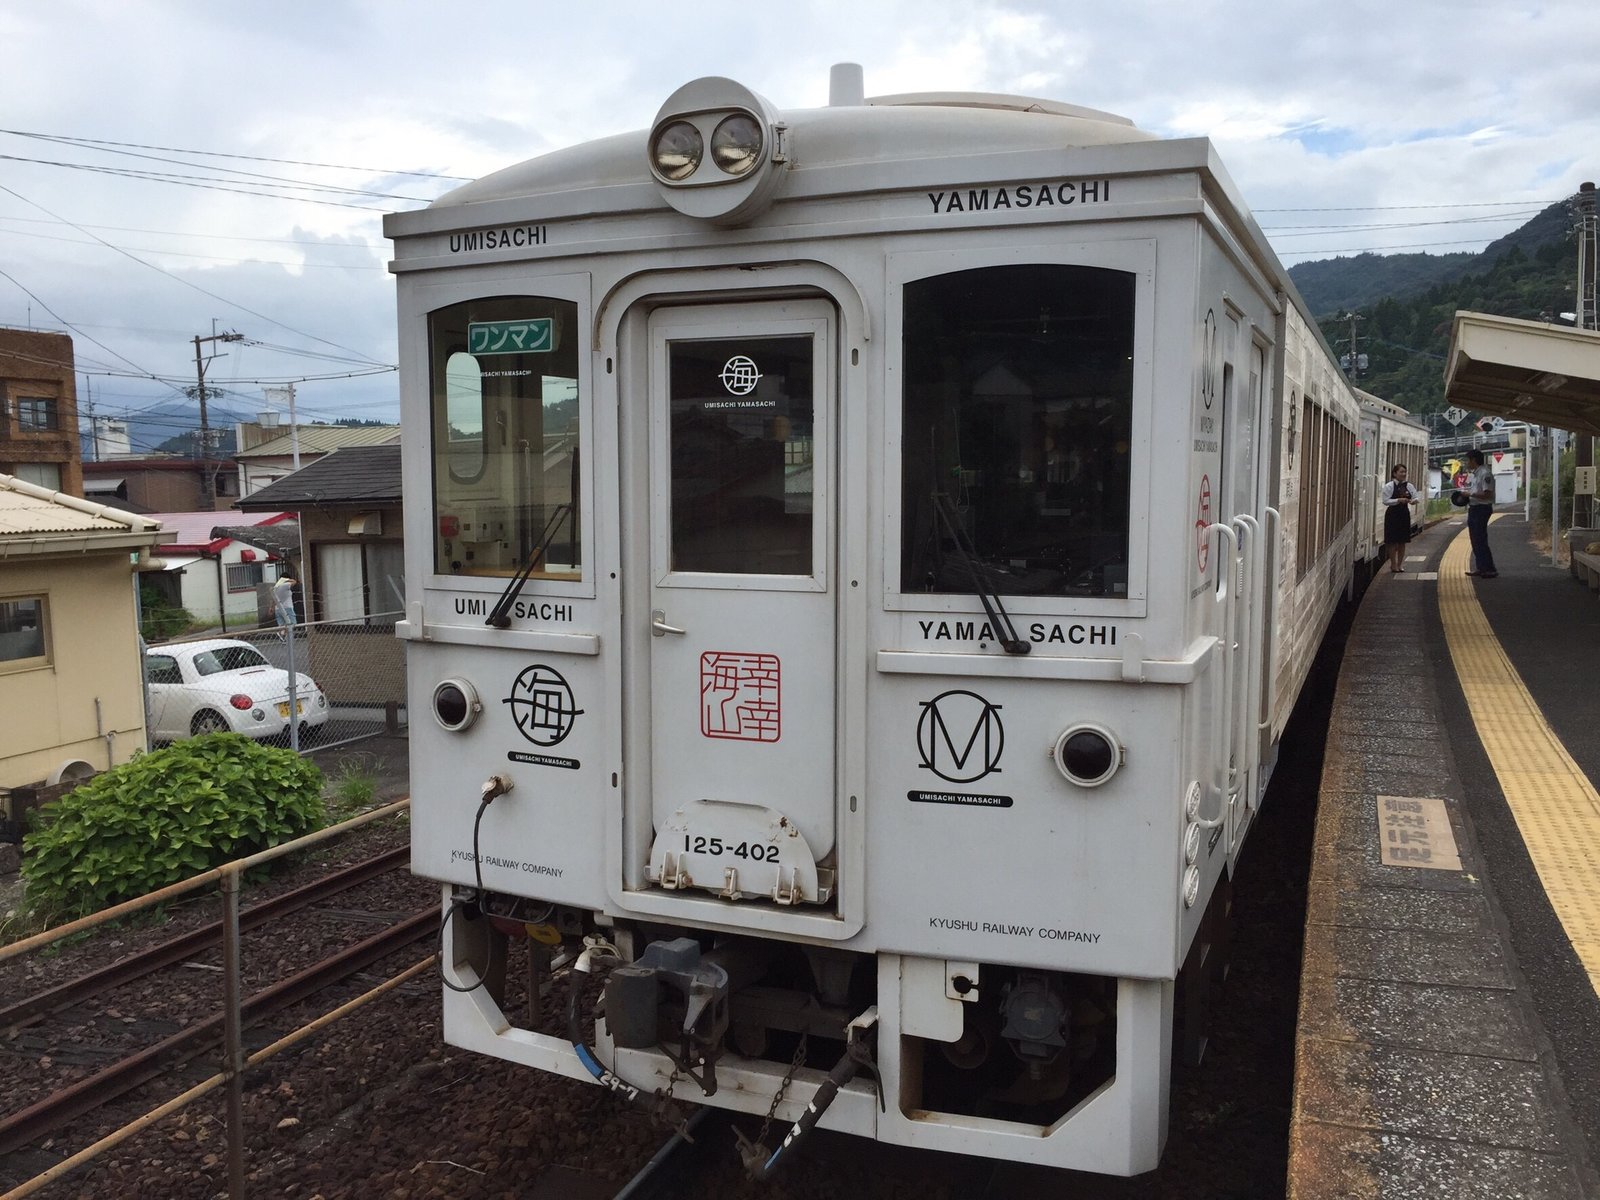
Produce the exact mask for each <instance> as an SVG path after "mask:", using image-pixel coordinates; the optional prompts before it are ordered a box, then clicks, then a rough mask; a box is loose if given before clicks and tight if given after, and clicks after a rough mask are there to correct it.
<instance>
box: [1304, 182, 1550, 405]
mask: <svg viewBox="0 0 1600 1200" xmlns="http://www.w3.org/2000/svg"><path fill="white" fill-rule="evenodd" d="M1463 260H1464V261H1463ZM1336 264H1338V265H1336ZM1289 275H1290V277H1291V278H1292V279H1293V280H1294V281H1295V286H1296V287H1297V288H1299V289H1300V293H1301V295H1302V296H1304V297H1305V298H1306V303H1307V304H1308V305H1309V306H1310V307H1311V310H1312V311H1313V312H1314V313H1316V314H1317V319H1318V323H1319V324H1320V325H1321V327H1322V333H1323V336H1324V337H1326V338H1327V339H1328V343H1329V344H1330V345H1331V346H1333V348H1334V350H1335V351H1336V352H1338V353H1340V354H1344V353H1346V352H1347V351H1348V350H1349V347H1350V322H1349V319H1348V316H1347V315H1345V314H1346V313H1347V312H1349V311H1350V310H1352V309H1354V310H1355V311H1358V312H1359V313H1360V314H1361V317H1362V319H1361V320H1360V321H1359V322H1358V324H1357V336H1358V340H1359V346H1358V349H1359V352H1360V353H1362V354H1365V355H1367V369H1366V371H1365V373H1363V374H1362V375H1361V376H1359V377H1358V378H1357V379H1356V380H1355V382H1356V383H1358V384H1359V385H1360V386H1361V387H1362V388H1365V389H1366V390H1367V391H1369V392H1373V393H1376V394H1377V395H1379V396H1383V397H1385V398H1386V399H1389V400H1392V401H1394V402H1395V403H1396V404H1399V405H1401V406H1402V407H1404V408H1407V409H1410V410H1411V411H1412V412H1413V413H1418V414H1421V413H1429V412H1438V411H1440V410H1442V409H1443V408H1444V358H1445V352H1446V351H1447V350H1448V349H1449V346H1450V325H1451V321H1452V320H1453V318H1454V317H1455V314H1456V311H1457V310H1458V309H1467V310H1470V311H1472V312H1482V313H1490V314H1493V315H1495V316H1502V317H1521V318H1523V319H1525V320H1530V321H1537V320H1546V321H1549V320H1554V319H1555V318H1556V315H1557V314H1559V313H1562V312H1571V311H1572V310H1573V307H1574V303H1575V302H1574V292H1573V288H1574V283H1575V281H1576V278H1577V244H1576V241H1575V238H1574V220H1573V215H1572V207H1571V205H1570V202H1563V203H1561V204H1553V205H1551V206H1550V207H1549V208H1547V209H1545V211H1544V212H1542V213H1540V214H1539V215H1538V216H1537V217H1535V218H1533V220H1531V221H1529V222H1528V223H1527V224H1526V225H1524V226H1522V227H1521V228H1520V229H1518V230H1516V231H1515V232H1513V233H1511V234H1508V235H1507V236H1506V237H1503V238H1501V239H1500V240H1499V241H1497V242H1494V243H1493V244H1491V245H1490V246H1489V247H1488V248H1486V249H1485V250H1484V251H1483V252H1482V253H1481V254H1477V255H1461V254H1447V255H1425V254H1393V255H1380V254H1359V255H1355V256H1353V257H1351V258H1345V259H1334V260H1322V261H1318V262H1306V263H1300V264H1298V265H1297V266H1294V267H1291V268H1290V269H1289ZM1314 297H1315V298H1314Z"/></svg>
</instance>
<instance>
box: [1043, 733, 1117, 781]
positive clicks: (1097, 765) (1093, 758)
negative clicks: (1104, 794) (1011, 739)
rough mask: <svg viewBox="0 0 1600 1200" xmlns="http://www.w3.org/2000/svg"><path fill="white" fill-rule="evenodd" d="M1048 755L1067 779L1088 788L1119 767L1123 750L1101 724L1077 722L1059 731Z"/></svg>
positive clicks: (1113, 735) (1115, 737) (1113, 736)
mask: <svg viewBox="0 0 1600 1200" xmlns="http://www.w3.org/2000/svg"><path fill="white" fill-rule="evenodd" d="M1050 757H1051V758H1052V759H1053V760H1054V761H1055V764H1056V769H1057V770H1058V771H1060V772H1061V774H1062V775H1064V776H1065V777H1066V778H1067V780H1068V782H1070V783H1075V784H1077V785H1078V786H1079V787H1086V788H1087V787H1099V786H1100V785H1101V784H1103V783H1106V782H1108V781H1109V780H1110V779H1111V777H1112V776H1113V775H1115V774H1116V773H1117V769H1118V768H1119V767H1121V766H1122V760H1123V757H1124V751H1123V749H1122V743H1121V742H1119V741H1117V735H1116V734H1114V733H1112V732H1111V730H1109V729H1107V728H1106V727H1105V726H1104V725H1098V724H1095V723H1094V722H1092V721H1080V722H1079V723H1078V724H1076V725H1069V726H1067V728H1065V729H1063V730H1062V731H1061V736H1060V737H1058V738H1056V744H1055V745H1054V746H1053V747H1052V748H1051V751H1050Z"/></svg>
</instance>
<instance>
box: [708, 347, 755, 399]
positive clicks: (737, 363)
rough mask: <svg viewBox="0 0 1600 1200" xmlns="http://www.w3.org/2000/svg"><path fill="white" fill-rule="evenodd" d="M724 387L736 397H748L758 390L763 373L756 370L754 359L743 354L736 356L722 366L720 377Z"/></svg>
mask: <svg viewBox="0 0 1600 1200" xmlns="http://www.w3.org/2000/svg"><path fill="white" fill-rule="evenodd" d="M718 378H719V379H721V380H722V386H723V387H725V388H727V389H728V391H729V393H730V394H732V395H735V396H748V395H749V394H750V393H751V392H753V391H755V390H756V384H757V383H758V382H759V381H760V379H761V372H760V371H758V370H756V364H755V362H754V361H753V360H752V359H748V358H746V357H745V356H744V355H742V354H735V355H734V356H733V357H732V358H730V359H729V360H728V361H727V362H725V363H723V364H722V374H721V375H720V376H718Z"/></svg>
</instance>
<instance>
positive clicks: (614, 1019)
mask: <svg viewBox="0 0 1600 1200" xmlns="http://www.w3.org/2000/svg"><path fill="white" fill-rule="evenodd" d="M728 993H729V984H728V972H727V971H726V970H725V969H724V968H723V967H721V966H719V965H718V964H717V963H714V962H705V961H703V960H702V959H701V955H700V945H699V943H697V942H696V941H695V940H694V939H693V938H674V939H673V940H671V941H666V942H652V943H651V944H650V945H649V946H648V947H646V948H645V951H644V953H643V954H641V955H640V956H639V957H638V958H637V959H636V960H635V961H634V962H631V963H628V964H626V965H623V966H619V967H616V968H614V969H613V970H612V972H611V974H610V976H609V977H608V978H607V979H606V989H605V1006H606V1026H607V1028H608V1029H609V1030H610V1031H611V1040H612V1042H613V1043H614V1044H615V1045H617V1046H619V1047H622V1048H625V1049H629V1050H649V1049H653V1048H655V1047H657V1046H660V1047H661V1048H662V1049H663V1050H665V1051H666V1053H667V1054H668V1055H669V1056H670V1057H671V1058H672V1060H673V1062H674V1064H676V1066H677V1068H678V1070H679V1071H681V1072H682V1073H683V1074H684V1075H685V1076H687V1077H688V1078H690V1079H692V1080H694V1082H695V1083H696V1084H698V1085H699V1087H700V1090H701V1091H702V1092H703V1093H704V1094H705V1095H707V1096H712V1095H715V1094H716V1091H717V1074H716V1067H717V1058H718V1056H719V1055H720V1054H721V1053H722V1041H723V1038H724V1036H725V1035H726V1034H727V1032H728Z"/></svg>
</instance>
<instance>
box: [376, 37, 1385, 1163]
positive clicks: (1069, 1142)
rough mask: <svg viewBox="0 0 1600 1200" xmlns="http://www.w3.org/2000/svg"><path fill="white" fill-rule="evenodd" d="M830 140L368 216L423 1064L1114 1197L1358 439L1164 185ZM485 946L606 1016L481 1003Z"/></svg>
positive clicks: (896, 115) (1028, 124) (845, 122)
mask: <svg viewBox="0 0 1600 1200" xmlns="http://www.w3.org/2000/svg"><path fill="white" fill-rule="evenodd" d="M832 93H833V94H832V97H831V102H830V105H829V106H828V107H827V108H823V109H816V110H799V111H793V110H780V109H777V108H775V107H774V106H773V105H771V104H770V103H769V102H768V101H767V100H765V99H764V98H762V97H761V96H759V95H758V94H756V93H755V92H753V91H751V90H750V89H748V88H747V87H744V86H742V85H740V84H738V83H736V82H733V81H732V80H728V79H723V78H705V79H699V80H696V81H694V82H692V83H689V84H686V85H685V86H684V87H682V88H680V89H678V90H677V91H676V92H674V93H673V94H672V95H671V96H670V97H668V98H667V100H666V102H665V104H663V106H662V107H661V110H660V112H659V114H658V116H657V118H656V121H655V123H654V124H653V125H652V127H651V128H650V129H649V130H646V131H642V132H640V133H635V134H628V135H624V136H618V137H610V138H605V139H602V140H599V141H595V142H591V143H588V144H585V145H580V146H575V147H572V148H570V149H567V150H563V151H559V152H556V153H553V154H549V155H546V156H544V157H541V158H538V159H535V160H532V161H530V162H526V163H523V164H520V165H518V166H514V167H511V168H509V169H507V170H504V171H501V172H499V173H497V174H494V175H491V176H489V177H487V178H485V179H482V180H480V181H478V182H475V183H472V184H470V185H467V186H465V187H463V188H460V189H458V190H457V191H454V192H452V193H451V194H449V195H448V196H446V197H444V198H442V199H440V200H439V201H437V202H436V203H434V204H433V205H432V206H431V207H429V208H427V209H425V210H423V211H419V212H413V213H405V214H399V215H393V216H390V217H389V218H388V220H387V224H386V229H387V232H388V233H389V235H390V236H391V237H392V238H393V240H394V243H395V258H394V262H393V265H392V269H393V270H394V272H395V273H396V275H397V276H398V293H399V328H400V349H401V389H402V406H403V414H402V416H403V422H404V427H405V429H406V431H407V432H406V441H405V449H404V462H405V474H406V492H407V496H408V500H409V503H408V504H407V513H406V557H407V585H408V588H407V591H408V596H409V602H408V606H407V607H408V612H407V616H406V620H405V621H404V622H403V623H402V625H401V627H400V632H401V635H402V636H403V637H405V638H407V639H409V659H408V661H409V676H410V681H411V682H410V688H411V697H410V700H411V711H412V712H413V713H414V714H417V716H416V718H415V720H414V723H413V725H412V732H411V740H412V770H411V778H412V787H413V804H414V809H413V813H414V816H413V820H414V842H413V845H414V852H413V869H414V870H415V871H416V872H417V873H418V874H420V875H423V876H426V877H429V878H432V879H436V880H438V881H440V883H441V884H442V885H443V891H444V897H445V922H444V935H443V945H444V951H445V953H444V974H445V991H444V1017H445V1019H444V1025H445V1036H446V1037H447V1039H448V1040H449V1041H450V1042H452V1043H454V1044H456V1045H460V1046H464V1047H469V1048H471V1049H474V1050H477V1051H481V1052H482V1053H485V1054H490V1055H494V1056H497V1057H500V1058H505V1059H510V1060H513V1061H516V1062H519V1063H523V1064H525V1065H527V1066H529V1067H532V1068H536V1069H539V1070H544V1071H554V1072H558V1073H561V1074H564V1075H569V1076H574V1077H577V1078H580V1079H590V1078H593V1079H596V1080H599V1081H600V1082H601V1083H603V1084H605V1085H606V1086H609V1087H612V1088H613V1089H615V1090H618V1091H621V1092H623V1093H625V1094H640V1095H646V1096H648V1095H650V1094H651V1093H657V1092H662V1091H666V1090H670V1091H671V1092H672V1094H674V1095H676V1096H678V1097H680V1098H684V1099H689V1100H694V1101H700V1102H705V1103H709V1104H713V1105H722V1106H727V1107H731V1108H734V1109H739V1110H743V1111H746V1112H751V1113H767V1112H768V1111H769V1108H772V1107H773V1106H775V1111H776V1115H777V1117H778V1119H780V1120H782V1121H785V1122H788V1121H792V1120H796V1119H797V1118H800V1117H801V1116H802V1114H803V1113H806V1112H807V1110H808V1109H809V1110H810V1114H811V1115H808V1116H806V1117H805V1122H806V1123H809V1122H811V1121H813V1120H816V1119H818V1117H819V1116H820V1120H821V1123H822V1124H823V1125H825V1126H827V1127H831V1128H834V1129H838V1130H843V1131H847V1132H850V1133H854V1134H859V1135H861V1136H864V1137H871V1138H876V1139H879V1140H880V1141H884V1142H892V1143H899V1144H904V1145H911V1146H920V1147H930V1148H936V1149H941V1150H949V1151H959V1152H962V1153H968V1154H978V1155H990V1156H995V1157H1004V1158H1011V1159H1017V1160H1029V1161H1036V1162H1040V1163H1047V1164H1055V1165H1058V1166H1062V1167H1071V1168H1077V1169H1084V1170H1091V1171H1099V1172H1109V1173H1114V1174H1131V1173H1137V1172H1142V1171H1145V1170H1148V1169H1150V1168H1151V1167H1153V1166H1154V1165H1155V1164H1156V1163H1157V1161H1158V1159H1159V1157H1160V1154H1161V1150H1162V1146H1163V1142H1164V1140H1165V1136H1166V1126H1167V1108H1168V1085H1169V1074H1170V1063H1171V1061H1172V1058H1173V1054H1174V1046H1175V1044H1177V1045H1179V1046H1180V1047H1181V1046H1182V1045H1183V1044H1185V1043H1186V1044H1187V1046H1188V1048H1189V1049H1190V1051H1191V1052H1197V1051H1198V1048H1199V1046H1200V1044H1201V1036H1202V1033H1201V1027H1200V1024H1199V1022H1198V1021H1197V1020H1196V1019H1194V1018H1196V1017H1197V1016H1198V1015H1199V1014H1200V1013H1201V1012H1202V1010H1203V1007H1204V1005H1203V1000H1204V997H1205V995H1206V992H1207V990H1208V984H1209V980H1210V978H1211V976H1212V975H1213V974H1214V973H1215V971H1216V967H1217V964H1218V963H1219V962H1220V961H1221V959H1222V958H1223V955H1222V954H1220V953H1211V952H1210V951H1211V949H1212V947H1213V945H1214V944H1220V939H1221V938H1222V936H1223V933H1224V931H1225V929H1226V909H1227V880H1228V878H1229V875H1230V873H1231V872H1232V870H1233V867H1234V864H1235V861H1236V859H1237V856H1238V854H1239V852H1240V848H1241V845H1242V843H1243V841H1244V838H1245V835H1246V833H1247V832H1248V830H1249V828H1250V826H1251V822H1252V820H1253V819H1254V817H1255V815H1256V813H1257V810H1258V805H1259V802H1260V798H1261V796H1262V793H1263V790H1264V789H1265V786H1266V783H1267V779H1268V776H1269V775H1270V773H1271V770H1272V766H1273V763H1274V760H1275V758H1276V750H1277V745H1278V739H1279V735H1280V734H1281V732H1282V730H1283V727H1284V723H1285V721H1286V719H1287V717H1288V715H1289V712H1290V710H1291V709H1292V707H1293V706H1294V703H1295V699H1296V696H1297V694H1298V692H1299V690H1300V688H1301V685H1302V682H1303V681H1304V679H1305V677H1306V674H1307V671H1308V669H1309V667H1310V664H1311V661H1312V658H1313V656H1314V654H1315V652H1316V649H1317V647H1318V644H1319V643H1320V642H1321V640H1322V636H1323V632H1324V629H1325V627H1326V625H1327V623H1328V620H1329V617H1330V614H1331V613H1332V612H1333V610H1334V608H1335V606H1336V605H1337V604H1338V603H1339V601H1340V598H1341V597H1342V596H1343V595H1344V594H1345V593H1346V591H1347V589H1348V588H1349V587H1350V586H1351V581H1352V579H1353V576H1354V572H1355V571H1356V570H1357V568H1358V567H1359V566H1360V565H1361V564H1362V563H1364V562H1365V561H1366V560H1368V559H1371V558H1373V557H1375V555H1376V550H1375V549H1374V548H1373V546H1372V544H1371V531H1372V529H1373V528H1374V525H1373V523H1372V522H1371V521H1369V520H1368V517H1367V514H1368V513H1369V510H1370V508H1371V507H1372V506H1373V504H1374V501H1373V494H1374V492H1375V489H1376V486H1377V485H1379V484H1381V482H1382V480H1383V478H1384V477H1385V476H1386V475H1387V467H1380V466H1379V465H1378V464H1379V462H1386V461H1387V458H1388V457H1389V456H1390V455H1391V452H1390V451H1388V450H1387V449H1385V450H1383V452H1382V454H1381V455H1379V449H1378V440H1379V439H1378V438H1376V437H1374V436H1372V434H1371V433H1368V432H1366V429H1367V427H1366V426H1364V425H1363V422H1364V421H1366V420H1369V419H1370V420H1372V421H1374V422H1393V427H1394V429H1396V430H1399V429H1401V428H1403V427H1405V426H1404V425H1403V422H1401V420H1400V417H1401V414H1399V413H1398V410H1395V411H1393V412H1387V411H1385V412H1384V413H1383V415H1381V416H1380V415H1379V411H1380V408H1381V402H1375V404H1376V405H1377V407H1373V406H1372V405H1370V404H1369V409H1370V414H1369V416H1367V417H1364V416H1363V410H1362V407H1361V404H1360V400H1359V398H1358V396H1357V394H1356V393H1355V392H1353V390H1352V389H1351V387H1350V386H1349V385H1348V383H1347V382H1346V381H1345V379H1344V378H1343V376H1342V375H1341V373H1340V370H1339V368H1338V366H1337V364H1336V362H1335V361H1334V359H1333V357H1332V355H1331V353H1330V351H1329V349H1328V347H1327V345H1326V344H1325V343H1324V342H1323V340H1322V339H1321V337H1320V335H1319V333H1318V331H1317V329H1316V327H1315V325H1314V324H1312V323H1311V321H1310V320H1309V319H1308V316H1307V314H1306V312H1305V310H1304V307H1303V305H1302V304H1301V302H1300V301H1299V299H1298V297H1297V296H1296V294H1295V292H1294V289H1293V288H1292V286H1291V285H1290V283H1289V281H1288V278H1287V276H1286V274H1285V272H1284V270H1283V268H1282V267H1281V265H1280V264H1279V263H1278V261H1277V259H1276V258H1275V257H1274V255H1273V253H1272V251H1271V250H1270V248H1269V247H1268V245H1267V242H1266V239H1265V238H1264V237H1263V236H1262V234H1261V232H1260V230H1259V229H1258V228H1257V226H1256V224H1255V222H1254V221H1253V220H1252V219H1251V217H1250V214H1249V212H1248V211H1247V210H1246V208H1245V206H1244V204H1243V202H1242V200H1241V199H1240V198H1239V196H1238V195H1237V193H1236V191H1235V189H1234V186H1233V184H1232V183H1231V182H1230V181H1229V179H1228V177H1227V175H1226V174H1225V172H1224V171H1223V169H1222V166H1221V164H1220V163H1219V162H1218V160H1217V156H1216V153H1215V151H1214V150H1213V148H1212V146H1211V144H1210V143H1209V142H1208V141H1207V140H1205V139H1201V138H1195V139H1186V140H1179V141H1171V140H1160V139H1157V138H1156V137H1154V136H1153V135H1150V134H1147V133H1144V132H1141V131H1140V130H1138V129H1136V128H1135V127H1134V126H1133V125H1132V124H1131V123H1129V122H1128V121H1126V120H1125V119H1123V118H1120V117H1115V116H1111V115H1109V114H1106V113H1103V112H1097V111H1093V110H1090V109H1084V108H1077V107H1074V106H1071V105H1066V104H1059V103H1054V102H1051V101H1044V100H1035V99H1028V98H1022V97H1017V96H1004V95H972V94H954V93H939V94H927V95H901V96H887V97H879V98H876V99H871V100H867V99H864V97H863V95H862V88H861V76H860V71H859V68H851V67H848V66H846V67H842V68H837V69H836V70H835V73H834V78H833V88H832ZM1383 427H1384V428H1385V429H1388V428H1389V427H1390V426H1389V425H1388V424H1385V425H1384V426H1383ZM1409 428H1411V429H1412V430H1413V431H1414V426H1412V427H1409ZM1384 436H1387V434H1386V435H1384ZM1399 436H1400V435H1399V434H1398V433H1396V435H1395V437H1396V439H1398V438H1399ZM1407 436H1408V437H1409V436H1410V435H1407ZM1358 441H1359V442H1360V443H1361V445H1360V446H1359V447H1358V444H1357V443H1358ZM1408 444H1410V443H1409V442H1408ZM1375 455H1376V456H1378V457H1376V458H1375V457H1374V456H1375ZM1380 519H1381V515H1380ZM486 918H487V919H486ZM518 936H526V937H528V938H529V942H528V946H529V950H530V960H529V961H530V962H531V963H532V964H533V967H534V968H535V971H536V972H537V971H538V970H541V969H545V968H548V967H549V966H550V965H551V963H552V961H553V962H554V963H555V965H557V966H559V965H560V964H561V963H563V962H570V963H575V965H578V966H580V967H583V968H590V967H602V968H605V967H609V969H607V970H602V971H601V972H600V973H601V974H603V975H604V977H605V983H604V1003H603V1012H600V1013H598V1014H596V1013H595V1011H594V1010H593V1009H592V1008H590V1007H589V1006H590V1004H591V1001H590V1000H588V999H586V998H585V997H587V996H588V995H589V993H588V992H584V991H582V990H574V991H573V993H572V995H573V997H574V1000H575V1002H576V1003H575V1006H574V1009H573V1011H572V1012H571V1014H570V1018H571V1019H569V1020H568V1021H567V1022H565V1023H563V1022H560V1021H557V1022H555V1023H554V1025H552V1026H549V1027H547V1026H546V1025H543V1024H541V1023H540V1021H539V1020H538V1018H537V1017H524V1016H522V1015H520V1013H516V1012H512V1011H508V1007H507V1005H506V1003H505V1000H506V995H507V993H506V988H505V980H504V976H505V971H504V966H505V963H506V961H507V949H508V946H507V939H508V937H518ZM574 978H576V976H574ZM1287 985H1288V984H1287V981H1286V986H1287ZM1180 997H1181V998H1182V999H1181V1000H1180ZM596 1015H598V1019H597V1020H595V1022H594V1025H593V1035H592V1039H593V1040H592V1041H590V1040H589V1035H588V1034H587V1033H586V1032H585V1030H586V1028H587V1025H586V1022H587V1019H588V1018H589V1017H591V1016H596ZM1184 1015H1186V1016H1187V1018H1188V1019H1187V1020H1180V1016H1184ZM1175 1030H1177V1031H1178V1032H1177V1033H1175ZM785 1145H787V1142H786V1143H785ZM781 1153H782V1150H781V1148H777V1147H775V1146H774V1145H768V1146H766V1147H764V1148H757V1149H756V1150H754V1151H752V1152H751V1153H750V1154H748V1155H747V1159H748V1160H749V1161H751V1162H752V1163H754V1164H755V1165H756V1168H757V1169H765V1168H767V1167H770V1166H771V1165H772V1164H773V1163H774V1162H775V1161H776V1159H777V1157H778V1155H779V1154H781Z"/></svg>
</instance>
